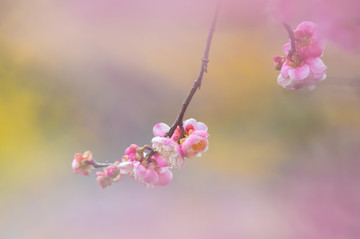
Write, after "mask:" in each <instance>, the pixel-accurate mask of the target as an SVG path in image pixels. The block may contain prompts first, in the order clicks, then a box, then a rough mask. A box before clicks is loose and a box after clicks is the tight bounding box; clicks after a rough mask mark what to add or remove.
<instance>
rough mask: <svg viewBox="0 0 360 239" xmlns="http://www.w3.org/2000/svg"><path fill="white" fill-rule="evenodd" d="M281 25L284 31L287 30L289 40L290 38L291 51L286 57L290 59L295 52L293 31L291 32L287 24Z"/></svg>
mask: <svg viewBox="0 0 360 239" xmlns="http://www.w3.org/2000/svg"><path fill="white" fill-rule="evenodd" d="M282 24H283V25H284V27H285V29H286V30H287V32H288V34H289V38H290V44H291V49H290V51H289V53H288V57H292V56H293V55H294V54H295V52H296V48H295V35H294V31H293V30H291V28H290V26H289V24H287V23H285V22H283V23H282Z"/></svg>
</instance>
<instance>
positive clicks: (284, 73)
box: [281, 62, 291, 78]
mask: <svg viewBox="0 0 360 239" xmlns="http://www.w3.org/2000/svg"><path fill="white" fill-rule="evenodd" d="M290 69H291V67H290V66H289V65H288V64H287V63H286V62H285V63H284V64H283V66H282V67H281V76H282V78H288V77H289V70H290Z"/></svg>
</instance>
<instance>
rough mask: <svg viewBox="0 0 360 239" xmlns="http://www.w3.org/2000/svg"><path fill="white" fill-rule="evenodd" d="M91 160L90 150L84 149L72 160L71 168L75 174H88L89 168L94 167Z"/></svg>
mask: <svg viewBox="0 0 360 239" xmlns="http://www.w3.org/2000/svg"><path fill="white" fill-rule="evenodd" d="M93 161H94V160H93V159H92V154H91V152H90V151H86V152H85V153H84V154H80V153H77V154H75V155H74V159H73V161H72V165H71V167H72V170H73V171H74V173H76V174H79V175H86V176H89V175H90V171H91V169H93V168H94V166H93V165H92V162H93Z"/></svg>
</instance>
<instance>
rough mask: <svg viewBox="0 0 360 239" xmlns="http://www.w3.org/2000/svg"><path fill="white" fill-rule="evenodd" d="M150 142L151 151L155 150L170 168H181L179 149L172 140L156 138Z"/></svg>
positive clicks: (182, 164) (181, 157) (182, 163)
mask: <svg viewBox="0 0 360 239" xmlns="http://www.w3.org/2000/svg"><path fill="white" fill-rule="evenodd" d="M151 141H152V143H153V145H152V147H153V149H155V150H156V151H157V152H158V153H159V154H160V156H161V157H163V158H165V159H166V162H167V164H168V165H169V166H170V167H175V168H182V167H183V166H184V158H183V156H182V154H181V149H180V147H179V145H178V144H177V143H176V142H175V141H174V140H172V139H169V138H164V137H159V136H157V137H154V138H153V139H152V140H151Z"/></svg>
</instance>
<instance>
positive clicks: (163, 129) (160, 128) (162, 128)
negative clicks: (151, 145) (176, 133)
mask: <svg viewBox="0 0 360 239" xmlns="http://www.w3.org/2000/svg"><path fill="white" fill-rule="evenodd" d="M169 129H170V126H169V125H167V124H165V123H158V124H156V125H155V126H154V128H153V133H154V135H155V136H161V137H162V136H164V135H165V134H166V133H167V132H168V131H169Z"/></svg>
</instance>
